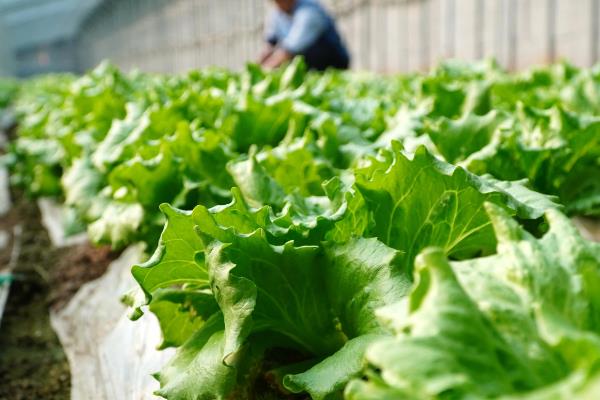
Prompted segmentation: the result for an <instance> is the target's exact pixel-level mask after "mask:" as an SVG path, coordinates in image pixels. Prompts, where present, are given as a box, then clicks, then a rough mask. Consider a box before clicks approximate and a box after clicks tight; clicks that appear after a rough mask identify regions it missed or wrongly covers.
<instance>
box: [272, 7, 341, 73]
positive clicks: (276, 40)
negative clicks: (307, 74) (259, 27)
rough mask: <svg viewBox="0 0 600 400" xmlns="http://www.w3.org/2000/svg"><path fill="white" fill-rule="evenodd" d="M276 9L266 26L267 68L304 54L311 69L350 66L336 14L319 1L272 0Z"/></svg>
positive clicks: (320, 69)
mask: <svg viewBox="0 0 600 400" xmlns="http://www.w3.org/2000/svg"><path fill="white" fill-rule="evenodd" d="M270 1H274V2H275V5H276V9H275V10H274V12H273V14H272V15H271V17H270V19H269V21H267V26H266V29H265V40H266V47H265V49H264V50H263V52H262V54H261V57H260V64H261V65H262V66H263V67H265V68H276V67H279V66H280V65H281V64H283V63H285V62H287V61H289V60H291V59H292V58H293V57H294V56H297V55H301V56H303V57H304V60H305V62H306V64H307V66H308V68H310V69H316V70H319V71H322V70H325V69H326V68H337V69H347V68H348V67H349V65H350V55H349V53H348V50H347V49H346V46H345V45H344V43H343V41H342V38H341V36H340V34H339V33H338V31H337V28H336V26H335V22H334V20H333V17H332V16H331V15H329V13H328V12H327V11H326V10H325V8H323V6H322V5H321V4H320V3H319V2H318V0H270Z"/></svg>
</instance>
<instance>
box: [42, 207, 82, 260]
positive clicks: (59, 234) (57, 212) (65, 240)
mask: <svg viewBox="0 0 600 400" xmlns="http://www.w3.org/2000/svg"><path fill="white" fill-rule="evenodd" d="M38 207H39V209H40V213H41V214H42V224H43V225H44V228H46V231H47V232H48V236H49V237H50V241H51V242H52V245H53V246H54V247H57V248H61V247H67V246H73V245H76V244H81V243H85V242H86V241H87V233H85V232H83V233H80V234H77V235H73V236H67V235H66V233H65V230H64V225H63V224H64V221H65V218H64V217H65V208H64V207H63V206H62V205H60V204H58V203H57V202H56V201H54V200H53V199H50V198H41V199H39V200H38Z"/></svg>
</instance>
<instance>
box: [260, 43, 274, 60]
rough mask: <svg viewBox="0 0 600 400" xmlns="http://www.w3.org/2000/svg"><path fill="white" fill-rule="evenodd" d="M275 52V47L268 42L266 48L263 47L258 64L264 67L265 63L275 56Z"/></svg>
mask: <svg viewBox="0 0 600 400" xmlns="http://www.w3.org/2000/svg"><path fill="white" fill-rule="evenodd" d="M274 52H275V46H273V45H272V44H271V43H270V42H268V41H267V43H266V44H265V46H264V47H263V49H262V51H261V52H260V55H259V57H258V63H259V64H260V65H264V63H265V62H266V61H267V60H268V59H269V57H271V56H272V55H273V53H274Z"/></svg>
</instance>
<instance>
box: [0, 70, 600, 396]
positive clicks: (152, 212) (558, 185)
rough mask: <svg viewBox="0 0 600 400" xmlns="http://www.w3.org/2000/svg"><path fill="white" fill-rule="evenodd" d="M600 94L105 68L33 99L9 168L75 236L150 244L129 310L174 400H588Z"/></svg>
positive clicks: (489, 77) (596, 303) (594, 360)
mask: <svg viewBox="0 0 600 400" xmlns="http://www.w3.org/2000/svg"><path fill="white" fill-rule="evenodd" d="M599 90H600V70H596V69H577V68H575V67H573V66H570V65H568V64H565V63H561V64H556V65H552V66H549V67H544V68H538V69H534V70H531V71H528V72H525V73H521V74H508V73H506V72H504V71H502V70H501V69H500V68H499V67H497V66H496V65H495V64H494V63H493V62H481V63H475V64H463V63H458V62H447V63H445V64H443V65H441V66H439V67H438V68H436V69H434V70H433V71H431V72H430V73H429V74H420V75H402V76H385V77H383V76H377V75H373V74H360V73H348V72H334V71H329V72H326V73H324V74H317V73H311V72H306V71H305V69H304V66H303V64H302V62H301V61H300V60H295V61H294V62H293V63H291V64H290V65H289V66H288V67H287V68H285V69H282V70H278V71H271V72H265V71H263V70H261V69H260V68H258V67H256V66H252V65H250V66H248V67H247V68H246V69H245V70H244V71H242V72H231V71H225V70H220V69H206V70H202V71H194V72H191V73H189V74H187V75H177V76H165V75H151V74H142V73H131V74H124V73H122V72H120V71H119V70H118V69H116V68H115V67H113V66H111V65H110V64H103V65H101V66H99V67H98V68H96V69H95V70H94V71H91V72H89V73H88V74H86V75H84V76H82V77H73V76H48V77H44V78H39V79H35V80H31V81H27V82H23V83H22V84H21V85H20V89H19V92H18V94H16V95H13V99H14V100H13V102H12V103H13V109H14V112H15V114H16V115H17V119H18V121H19V127H18V132H17V136H16V137H15V138H14V140H13V141H12V142H11V145H10V148H9V153H8V154H7V155H6V156H4V158H3V162H5V163H7V164H8V165H9V167H10V169H11V172H12V178H11V179H12V182H13V183H14V184H15V185H18V186H20V187H22V188H24V189H25V190H26V191H27V192H28V193H29V194H31V195H33V196H55V197H57V198H60V199H61V200H62V201H64V203H65V205H66V206H67V207H68V208H69V210H70V212H69V229H70V230H71V231H72V232H76V231H79V230H82V229H87V231H88V233H89V236H90V239H91V240H92V241H94V242H96V243H105V244H110V245H112V246H113V247H115V248H121V247H124V246H126V245H128V244H131V243H134V242H139V241H142V242H145V243H146V244H147V246H148V247H147V248H148V250H149V253H153V255H152V256H150V257H149V260H148V261H147V262H146V263H144V264H140V265H136V266H134V267H133V268H132V272H133V275H134V277H135V279H136V280H137V282H138V283H139V289H135V290H133V291H132V292H130V293H129V294H127V295H126V296H125V297H124V301H125V302H126V303H127V304H128V305H129V306H131V311H132V313H131V314H132V318H133V319H136V318H139V317H140V316H141V315H142V313H143V312H144V311H145V310H148V309H149V310H150V311H151V312H153V313H154V314H155V315H156V316H157V317H158V320H159V323H160V326H161V329H162V333H163V341H162V344H161V348H167V347H177V348H178V350H177V353H176V355H175V356H174V358H173V359H172V360H171V361H170V362H169V363H168V364H167V365H166V366H165V367H164V368H163V370H161V371H160V372H158V373H157V374H156V378H157V379H158V380H159V382H160V385H161V389H160V390H159V392H158V394H159V395H161V396H163V397H166V398H168V399H213V398H219V399H233V398H235V399H252V398H286V396H291V394H292V393H299V394H302V393H304V394H305V395H307V396H310V397H311V398H313V399H335V398H341V397H345V398H347V399H352V400H361V399H364V400H367V399H398V398H403V399H431V398H441V399H463V398H464V399H467V398H468V399H480V398H506V399H509V398H515V399H516V398H522V399H546V398H548V399H554V398H576V397H577V398H590V399H592V398H597V397H598V396H600V296H599V295H598V288H600V246H599V245H597V244H593V243H590V242H587V241H585V240H584V239H582V238H581V237H580V236H579V234H578V232H577V230H576V229H575V228H574V227H573V226H572V224H571V223H570V221H569V219H568V218H567V217H566V216H565V214H567V215H590V216H594V215H600V143H599V142H600V94H599ZM13 93H14V92H13ZM0 108H1V107H0ZM161 232H162V233H161ZM153 249H156V250H155V251H154V252H153V251H152V250H153Z"/></svg>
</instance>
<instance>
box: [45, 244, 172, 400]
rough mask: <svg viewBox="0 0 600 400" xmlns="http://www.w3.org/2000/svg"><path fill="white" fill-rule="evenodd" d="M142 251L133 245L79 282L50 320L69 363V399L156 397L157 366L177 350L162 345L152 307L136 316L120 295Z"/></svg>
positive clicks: (158, 367)
mask: <svg viewBox="0 0 600 400" xmlns="http://www.w3.org/2000/svg"><path fill="white" fill-rule="evenodd" d="M141 257H142V247H141V246H140V245H136V246H132V247H129V248H128V249H127V250H125V252H123V254H122V255H121V257H119V258H118V259H117V260H115V261H113V262H112V263H111V265H110V266H109V269H108V271H107V272H106V274H105V275H104V276H103V277H101V278H100V279H97V280H95V281H92V282H89V283H87V284H85V285H84V286H82V287H81V289H80V290H79V291H78V292H77V294H76V295H75V296H74V297H73V298H72V299H71V301H70V302H69V303H68V305H67V306H66V307H65V308H64V309H62V310H60V311H58V312H54V313H51V315H50V321H51V323H52V326H53V328H54V330H55V331H56V333H57V334H58V336H59V338H60V341H61V343H62V345H63V348H64V350H65V353H66V354H67V357H68V359H69V364H70V366H71V385H72V389H71V399H73V400H84V399H86V400H87V399H94V400H119V399H123V400H125V399H127V400H129V399H156V398H157V397H156V396H154V395H153V392H154V391H155V390H157V389H158V382H156V380H155V379H154V378H153V377H152V376H151V374H153V373H155V372H157V371H159V370H160V369H161V367H162V366H163V365H164V364H165V363H166V361H167V360H168V359H169V358H171V357H172V356H173V351H168V350H167V351H158V350H156V346H157V345H158V344H159V343H160V328H159V326H158V322H157V321H156V319H155V318H154V316H153V315H152V314H151V313H146V314H145V315H144V316H143V317H142V318H141V319H140V320H138V321H136V322H132V321H130V320H129V319H128V318H127V309H126V308H125V306H124V305H123V304H121V303H120V302H119V298H120V297H121V296H122V295H123V294H124V293H125V292H127V290H128V289H130V288H131V287H133V286H134V281H133V278H132V277H131V272H130V267H131V265H132V264H135V263H136V262H138V261H139V260H140V259H141Z"/></svg>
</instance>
